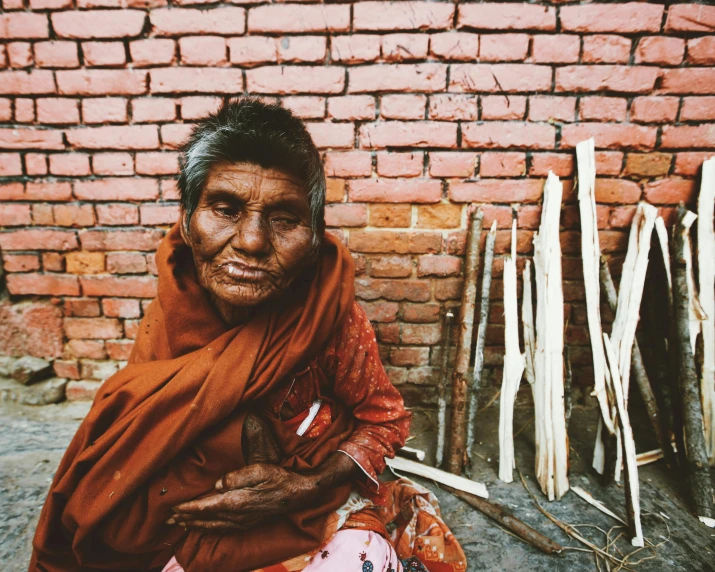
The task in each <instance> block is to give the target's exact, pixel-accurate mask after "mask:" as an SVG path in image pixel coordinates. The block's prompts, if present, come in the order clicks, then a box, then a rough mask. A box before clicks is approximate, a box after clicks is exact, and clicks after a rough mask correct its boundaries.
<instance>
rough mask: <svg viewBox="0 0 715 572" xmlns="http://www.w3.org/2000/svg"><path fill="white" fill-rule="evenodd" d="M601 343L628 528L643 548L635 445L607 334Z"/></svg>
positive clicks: (637, 544) (634, 539) (635, 544)
mask: <svg viewBox="0 0 715 572" xmlns="http://www.w3.org/2000/svg"><path fill="white" fill-rule="evenodd" d="M603 343H604V347H605V348H606V356H607V357H608V362H609V367H610V370H611V382H612V383H613V390H614V393H615V395H616V405H617V407H618V424H619V425H620V428H621V435H622V439H623V449H624V452H625V457H626V480H627V487H626V509H627V512H628V526H629V528H630V529H631V533H632V534H633V538H632V539H631V544H632V545H633V546H643V545H644V541H643V529H642V527H641V504H640V487H639V485H638V465H637V462H636V444H635V442H634V440H633V430H632V428H631V422H630V419H629V418H628V410H627V409H626V402H625V399H624V394H623V386H622V385H621V378H620V374H619V372H618V362H617V360H616V356H615V352H614V349H613V347H612V346H611V342H610V340H609V339H608V334H603Z"/></svg>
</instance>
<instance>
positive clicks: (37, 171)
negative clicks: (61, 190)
mask: <svg viewBox="0 0 715 572" xmlns="http://www.w3.org/2000/svg"><path fill="white" fill-rule="evenodd" d="M25 172H26V173H27V174H28V175H46V174H47V173H48V171H47V155H45V154H44V153H26V154H25ZM65 184H66V185H67V188H68V189H69V190H68V195H71V194H72V188H71V187H70V186H69V184H68V183H65Z"/></svg>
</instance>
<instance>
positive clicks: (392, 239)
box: [348, 230, 442, 254]
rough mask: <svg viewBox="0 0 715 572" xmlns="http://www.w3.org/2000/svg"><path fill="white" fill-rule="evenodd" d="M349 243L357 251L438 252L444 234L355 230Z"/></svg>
mask: <svg viewBox="0 0 715 572" xmlns="http://www.w3.org/2000/svg"><path fill="white" fill-rule="evenodd" d="M348 244H349V247H350V249H351V250H353V251H355V252H368V253H383V252H384V253H395V254H410V253H414V254H421V253H437V252H439V251H440V250H441V248H442V236H441V235H440V234H439V233H436V232H427V231H421V232H414V231H412V232H406V231H382V230H374V231H370V230H367V231H363V230H360V231H353V232H351V233H350V238H349V240H348Z"/></svg>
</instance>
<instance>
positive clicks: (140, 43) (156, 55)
mask: <svg viewBox="0 0 715 572" xmlns="http://www.w3.org/2000/svg"><path fill="white" fill-rule="evenodd" d="M129 54H130V55H131V58H132V63H133V64H134V67H146V66H156V65H171V64H173V63H174V62H175V61H176V46H175V44H174V41H173V40H168V39H163V40H160V39H154V38H152V39H148V40H137V41H135V42H130V43H129Z"/></svg>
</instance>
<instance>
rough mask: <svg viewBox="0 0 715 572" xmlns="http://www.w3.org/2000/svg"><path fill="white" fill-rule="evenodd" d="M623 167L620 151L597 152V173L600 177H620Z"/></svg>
mask: <svg viewBox="0 0 715 572" xmlns="http://www.w3.org/2000/svg"><path fill="white" fill-rule="evenodd" d="M622 165H623V153H621V152H620V151H596V172H597V173H598V174H599V175H618V174H620V172H621V166H622Z"/></svg>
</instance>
